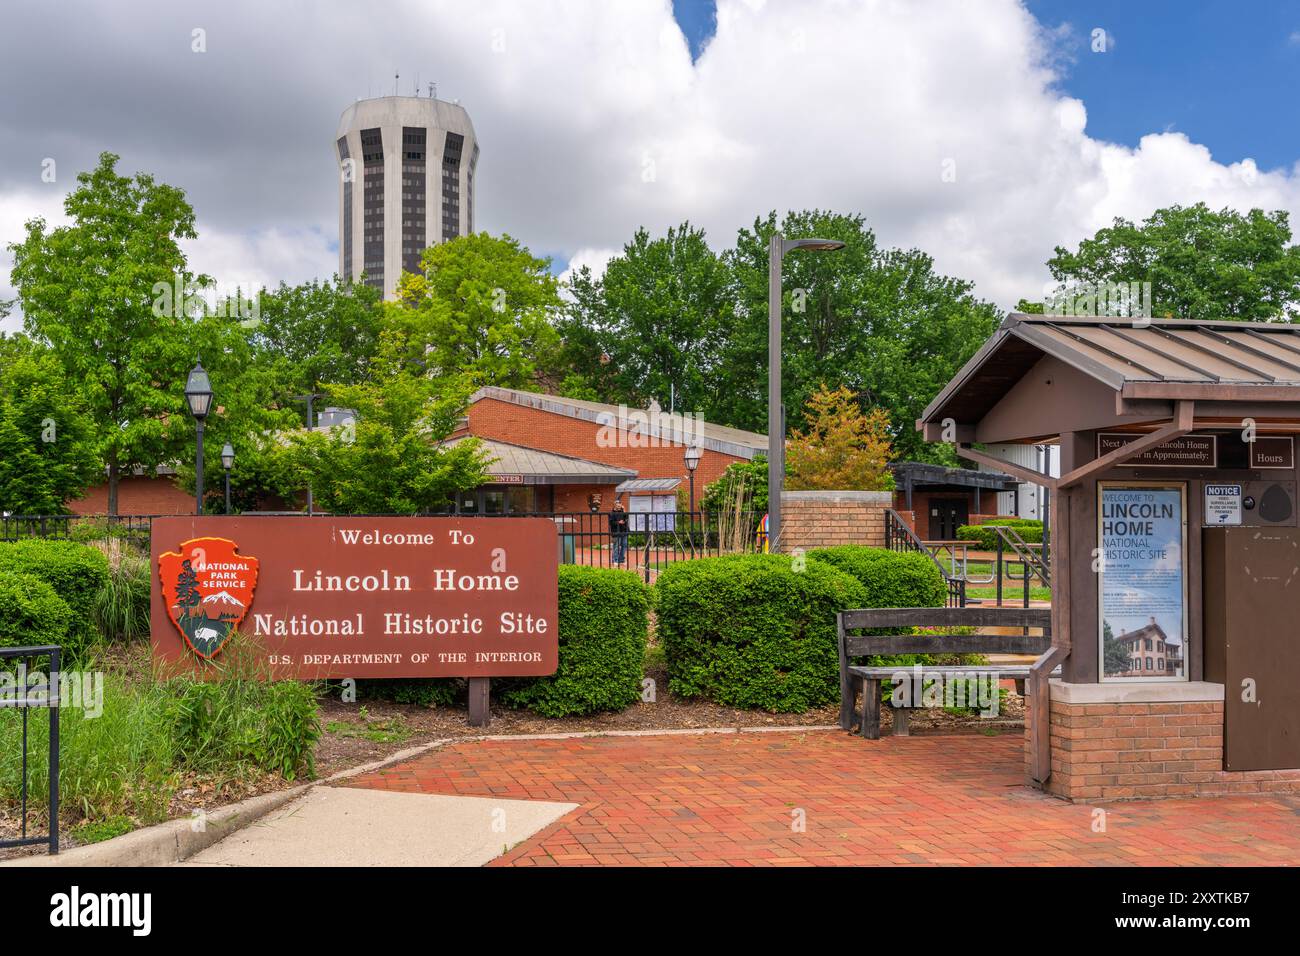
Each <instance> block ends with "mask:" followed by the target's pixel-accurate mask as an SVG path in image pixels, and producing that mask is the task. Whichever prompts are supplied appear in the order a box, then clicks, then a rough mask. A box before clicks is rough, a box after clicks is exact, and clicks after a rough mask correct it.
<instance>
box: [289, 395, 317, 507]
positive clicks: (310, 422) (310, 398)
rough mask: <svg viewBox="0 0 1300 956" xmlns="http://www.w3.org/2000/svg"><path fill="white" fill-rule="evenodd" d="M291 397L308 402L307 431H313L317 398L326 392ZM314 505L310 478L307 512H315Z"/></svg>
mask: <svg viewBox="0 0 1300 956" xmlns="http://www.w3.org/2000/svg"><path fill="white" fill-rule="evenodd" d="M290 397H291V398H292V399H293V400H294V401H295V402H306V403H307V431H311V430H312V429H313V428H315V427H316V407H315V402H316V399H318V398H324V397H325V394H324V393H323V392H308V393H307V394H306V395H292V396H290ZM312 505H313V502H312V491H311V481H310V480H309V481H308V482H307V514H309V515H310V514H312V513H314V508H313V507H312Z"/></svg>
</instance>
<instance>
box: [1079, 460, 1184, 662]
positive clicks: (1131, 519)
mask: <svg viewBox="0 0 1300 956" xmlns="http://www.w3.org/2000/svg"><path fill="white" fill-rule="evenodd" d="M1098 496H1099V498H1100V501H1099V502H1098V505H1099V507H1098V518H1099V528H1098V531H1099V540H1100V543H1101V557H1102V561H1101V563H1100V565H1099V570H1100V573H1101V582H1100V588H1099V590H1100V595H1101V613H1100V615H1099V618H1100V626H1101V633H1100V634H1099V635H1098V639H1099V652H1100V665H1101V666H1100V673H1101V674H1102V680H1133V679H1137V680H1178V679H1186V674H1187V664H1186V652H1185V651H1186V647H1187V613H1186V590H1187V580H1186V575H1187V569H1186V564H1185V561H1184V555H1185V554H1186V550H1187V549H1186V537H1187V536H1186V530H1185V522H1184V513H1183V512H1184V508H1183V502H1184V487H1183V486H1182V485H1181V484H1175V485H1158V484H1139V483H1131V484H1118V483H1111V482H1103V483H1101V484H1100V486H1099V488H1098Z"/></svg>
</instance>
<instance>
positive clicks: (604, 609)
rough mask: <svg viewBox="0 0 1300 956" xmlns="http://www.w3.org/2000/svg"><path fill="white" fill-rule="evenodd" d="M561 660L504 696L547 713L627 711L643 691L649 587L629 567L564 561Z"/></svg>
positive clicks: (510, 701)
mask: <svg viewBox="0 0 1300 956" xmlns="http://www.w3.org/2000/svg"><path fill="white" fill-rule="evenodd" d="M559 589H560V636H559V642H560V665H559V668H558V669H557V670H556V672H555V674H554V675H553V676H550V677H538V678H533V679H531V680H524V681H520V682H518V683H515V682H513V681H512V682H510V683H509V684H507V686H506V689H505V690H504V691H503V692H502V693H501V700H502V702H503V703H505V704H507V705H509V706H511V707H528V708H530V709H531V710H534V711H536V712H537V713H539V714H541V715H542V716H544V717H564V716H567V715H569V714H591V713H595V712H597V711H602V710H622V709H623V708H624V707H628V706H630V705H632V704H634V703H636V702H637V701H638V700H640V698H641V678H642V675H643V673H644V671H643V664H644V662H645V650H646V625H647V612H648V611H649V609H650V592H649V589H648V588H646V586H645V584H643V583H642V581H641V579H640V578H639V577H637V576H636V575H635V574H633V573H631V572H630V571H621V570H618V569H614V568H588V567H583V566H580V565H572V564H565V565H561V566H560V580H559Z"/></svg>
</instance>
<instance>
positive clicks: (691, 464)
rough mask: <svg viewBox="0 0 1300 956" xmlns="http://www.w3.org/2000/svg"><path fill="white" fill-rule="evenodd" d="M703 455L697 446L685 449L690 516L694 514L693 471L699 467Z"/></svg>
mask: <svg viewBox="0 0 1300 956" xmlns="http://www.w3.org/2000/svg"><path fill="white" fill-rule="evenodd" d="M703 455H704V453H703V452H702V451H700V449H699V447H698V446H697V445H691V446H690V447H689V448H687V449H686V454H685V456H684V457H685V458H686V472H687V474H689V475H690V476H691V514H692V515H693V514H695V469H696V468H698V467H700V458H701V457H703Z"/></svg>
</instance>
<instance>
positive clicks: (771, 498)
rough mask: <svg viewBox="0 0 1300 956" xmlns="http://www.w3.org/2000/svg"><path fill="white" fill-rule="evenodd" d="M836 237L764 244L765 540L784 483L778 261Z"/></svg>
mask: <svg viewBox="0 0 1300 956" xmlns="http://www.w3.org/2000/svg"><path fill="white" fill-rule="evenodd" d="M843 248H844V243H842V242H840V241H839V240H838V239H787V238H785V236H783V235H781V234H780V233H779V232H776V233H773V234H772V238H771V240H770V241H769V242H768V246H767V543H768V550H769V551H771V552H773V553H775V552H776V550H777V545H778V543H779V542H780V538H781V489H782V487H783V486H784V484H785V407H784V406H783V405H782V404H781V263H782V262H783V261H784V260H785V254H786V253H787V252H793V251H794V250H796V249H808V250H811V251H813V252H833V251H834V250H836V249H843Z"/></svg>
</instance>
